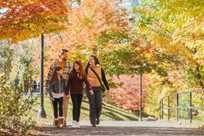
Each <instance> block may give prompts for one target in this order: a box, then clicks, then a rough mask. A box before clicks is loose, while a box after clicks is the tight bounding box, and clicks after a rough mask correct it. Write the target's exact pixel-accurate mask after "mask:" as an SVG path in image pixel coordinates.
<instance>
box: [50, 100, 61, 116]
mask: <svg viewBox="0 0 204 136" xmlns="http://www.w3.org/2000/svg"><path fill="white" fill-rule="evenodd" d="M52 103H53V109H54V118H55V119H57V118H58V117H63V97H61V98H54V101H53V102H52Z"/></svg>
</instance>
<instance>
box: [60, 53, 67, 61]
mask: <svg viewBox="0 0 204 136" xmlns="http://www.w3.org/2000/svg"><path fill="white" fill-rule="evenodd" d="M61 58H62V59H63V60H65V59H67V53H66V52H65V53H63V54H62V56H61Z"/></svg>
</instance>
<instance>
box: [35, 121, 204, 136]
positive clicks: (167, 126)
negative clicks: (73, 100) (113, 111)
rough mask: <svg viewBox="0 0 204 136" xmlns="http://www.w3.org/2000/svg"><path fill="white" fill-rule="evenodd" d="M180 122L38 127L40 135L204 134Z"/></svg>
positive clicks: (168, 135) (199, 135)
mask: <svg viewBox="0 0 204 136" xmlns="http://www.w3.org/2000/svg"><path fill="white" fill-rule="evenodd" d="M191 127H192V126H185V125H181V124H179V123H174V122H171V123H166V122H159V121H155V122H129V121H128V122H127V121H122V122H121V121H104V122H101V125H100V126H98V127H97V128H92V127H91V126H90V125H89V123H88V122H87V121H84V122H81V128H80V129H73V128H69V127H67V128H63V129H57V128H54V127H52V126H48V127H42V128H39V129H38V133H36V135H40V136H92V135H96V136H105V135H106V136H204V129H198V128H191Z"/></svg>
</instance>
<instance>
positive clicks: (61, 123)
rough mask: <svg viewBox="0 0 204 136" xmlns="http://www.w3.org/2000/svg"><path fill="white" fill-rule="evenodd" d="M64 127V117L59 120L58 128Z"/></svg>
mask: <svg viewBox="0 0 204 136" xmlns="http://www.w3.org/2000/svg"><path fill="white" fill-rule="evenodd" d="M63 127H64V117H59V119H58V128H63Z"/></svg>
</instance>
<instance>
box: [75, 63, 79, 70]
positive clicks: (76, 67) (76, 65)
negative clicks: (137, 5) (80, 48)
mask: <svg viewBox="0 0 204 136" xmlns="http://www.w3.org/2000/svg"><path fill="white" fill-rule="evenodd" d="M74 69H75V70H76V71H78V70H79V65H78V64H77V63H75V64H74Z"/></svg>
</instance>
